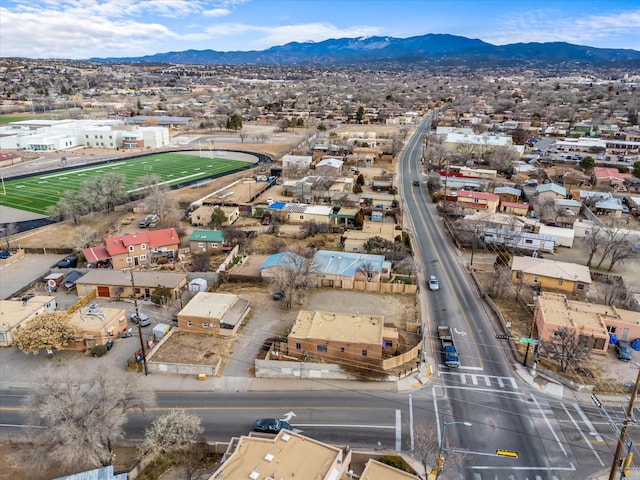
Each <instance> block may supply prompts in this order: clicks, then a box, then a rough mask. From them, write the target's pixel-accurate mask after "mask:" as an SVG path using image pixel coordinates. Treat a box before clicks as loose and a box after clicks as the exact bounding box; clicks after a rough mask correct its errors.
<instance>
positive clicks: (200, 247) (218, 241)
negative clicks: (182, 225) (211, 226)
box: [189, 230, 224, 254]
mask: <svg viewBox="0 0 640 480" xmlns="http://www.w3.org/2000/svg"><path fill="white" fill-rule="evenodd" d="M223 245H224V232H223V231H221V230H194V231H193V232H191V235H189V247H190V248H191V253H194V254H195V253H214V252H220V251H222V247H223Z"/></svg>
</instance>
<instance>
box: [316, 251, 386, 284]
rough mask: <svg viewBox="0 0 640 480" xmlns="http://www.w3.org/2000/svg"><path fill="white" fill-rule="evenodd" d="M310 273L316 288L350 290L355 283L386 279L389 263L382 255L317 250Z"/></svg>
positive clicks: (375, 281) (377, 281)
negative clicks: (312, 275) (314, 280)
mask: <svg viewBox="0 0 640 480" xmlns="http://www.w3.org/2000/svg"><path fill="white" fill-rule="evenodd" d="M312 271H313V273H314V274H315V275H316V278H317V285H318V287H334V288H346V289H352V288H353V285H354V282H356V281H363V282H371V283H379V282H381V281H382V280H383V279H385V278H388V277H389V273H390V271H391V263H390V262H388V261H386V260H385V258H384V255H372V254H369V253H352V252H334V251H331V250H318V251H317V252H316V254H315V255H314V256H313V262H312Z"/></svg>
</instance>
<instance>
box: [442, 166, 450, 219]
mask: <svg viewBox="0 0 640 480" xmlns="http://www.w3.org/2000/svg"><path fill="white" fill-rule="evenodd" d="M444 173H445V176H444V208H443V211H444V216H445V217H446V216H447V180H448V179H449V160H447V164H446V166H445V170H444Z"/></svg>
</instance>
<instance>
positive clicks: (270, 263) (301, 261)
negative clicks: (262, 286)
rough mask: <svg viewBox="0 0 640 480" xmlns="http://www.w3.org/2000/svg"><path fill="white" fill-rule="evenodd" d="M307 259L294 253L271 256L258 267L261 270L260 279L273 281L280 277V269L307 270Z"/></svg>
mask: <svg viewBox="0 0 640 480" xmlns="http://www.w3.org/2000/svg"><path fill="white" fill-rule="evenodd" d="M305 263H306V259H305V258H304V257H301V256H300V255H297V254H295V253H293V252H280V253H275V254H273V255H269V256H268V257H267V259H266V260H265V261H264V262H262V264H261V265H260V266H259V267H258V270H260V277H262V278H265V279H272V278H276V277H277V276H278V270H280V269H294V270H296V271H297V270H299V269H300V268H306V265H305Z"/></svg>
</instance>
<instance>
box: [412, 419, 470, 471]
mask: <svg viewBox="0 0 640 480" xmlns="http://www.w3.org/2000/svg"><path fill="white" fill-rule="evenodd" d="M413 439H414V445H413V452H414V453H415V455H416V456H417V457H418V459H419V460H420V463H421V464H422V467H423V468H424V475H425V477H427V476H428V475H429V474H430V473H435V472H436V470H437V465H438V455H439V454H440V453H441V451H440V440H441V439H440V438H438V429H437V428H436V426H435V425H433V424H431V423H427V422H417V423H415V424H414V426H413ZM445 441H446V439H445ZM444 447H445V449H446V446H444ZM409 448H411V444H410V443H409ZM442 453H443V463H442V468H441V470H440V472H438V474H441V473H442V472H445V471H447V470H448V469H450V468H452V467H454V466H458V465H460V464H461V463H462V462H463V461H464V460H465V459H466V458H467V457H468V455H466V454H464V453H462V452H442Z"/></svg>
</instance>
